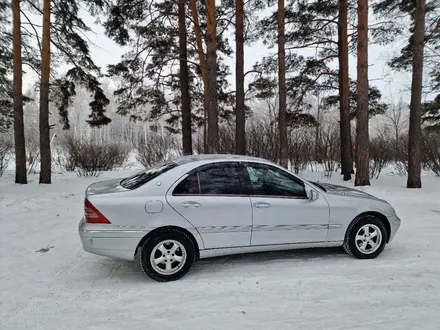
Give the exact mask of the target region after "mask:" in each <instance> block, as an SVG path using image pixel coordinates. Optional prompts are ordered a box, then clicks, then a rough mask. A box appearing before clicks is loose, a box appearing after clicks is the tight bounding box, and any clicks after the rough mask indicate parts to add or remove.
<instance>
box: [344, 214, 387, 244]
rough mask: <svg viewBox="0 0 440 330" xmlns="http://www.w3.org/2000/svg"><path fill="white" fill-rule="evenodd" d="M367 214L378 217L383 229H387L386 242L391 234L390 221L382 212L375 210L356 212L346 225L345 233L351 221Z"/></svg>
mask: <svg viewBox="0 0 440 330" xmlns="http://www.w3.org/2000/svg"><path fill="white" fill-rule="evenodd" d="M367 215H372V216H374V217H376V218H378V219H379V220H380V221H381V222H382V223H383V224H384V225H385V229H386V230H387V243H388V242H389V241H390V236H391V224H390V221H389V220H388V218H387V217H386V216H385V215H384V214H382V213H380V212H377V211H367V212H363V213H361V214H358V215H357V216H356V217H355V218H354V219H353V220H352V221H351V222H350V224H349V225H348V227H347V230H346V232H345V234H347V232H348V230H349V228H350V227H351V225H352V224H353V222H355V221H356V220H357V219H359V218H362V217H364V216H367Z"/></svg>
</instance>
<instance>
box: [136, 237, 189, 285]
mask: <svg viewBox="0 0 440 330" xmlns="http://www.w3.org/2000/svg"><path fill="white" fill-rule="evenodd" d="M139 252H140V253H139V266H140V269H141V270H142V272H143V273H144V274H145V275H147V276H148V277H150V278H151V279H153V280H155V281H158V282H170V281H176V280H178V279H180V278H182V277H183V276H185V275H186V274H187V273H188V272H189V270H190V269H191V267H192V265H193V264H194V261H195V259H196V247H195V246H194V243H193V241H192V240H191V238H190V237H189V236H188V235H187V234H186V233H185V232H183V231H181V230H179V229H174V228H173V229H163V230H158V231H156V232H155V233H153V235H151V236H150V237H148V238H147V240H146V241H145V242H144V244H143V245H142V247H141V250H140V251H139Z"/></svg>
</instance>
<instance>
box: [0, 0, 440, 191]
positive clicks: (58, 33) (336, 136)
mask: <svg viewBox="0 0 440 330" xmlns="http://www.w3.org/2000/svg"><path fill="white" fill-rule="evenodd" d="M85 16H88V17H92V18H93V26H92V25H91V24H89V22H88V21H86V20H84V17H85ZM439 17H440V1H439V0H429V1H425V0H414V1H407V0H374V1H372V2H371V1H370V2H369V1H367V0H357V1H349V0H339V1H335V0H306V1H298V0H293V1H287V2H285V1H284V0H278V2H275V1H263V0H236V1H229V0H226V1H217V2H216V1H214V0H206V1H196V0H189V1H172V0H171V1H169V0H165V1H156V0H155V1H152V0H140V1H135V2H133V1H129V0H118V1H113V0H81V1H73V0H40V1H38V0H37V1H35V0H21V1H20V0H12V1H11V2H9V1H4V0H2V2H1V3H0V22H1V23H0V50H1V53H0V55H1V56H0V143H1V144H0V174H3V172H4V171H5V170H7V169H14V170H15V182H16V183H21V184H25V183H27V176H28V175H29V174H35V173H39V182H40V183H46V184H47V183H51V182H52V174H53V173H54V172H57V173H58V172H61V173H64V172H76V173H77V175H79V176H99V175H100V174H101V173H102V172H103V171H109V170H113V169H118V168H121V167H124V166H127V160H128V159H129V158H130V157H135V158H136V159H137V161H138V162H140V163H141V164H142V165H143V166H145V167H149V166H151V165H153V164H155V163H158V162H162V161H164V160H166V159H169V158H171V157H176V156H178V155H188V154H200V153H223V154H247V155H252V156H258V157H263V158H266V159H270V160H272V161H275V162H277V163H279V164H281V165H282V166H284V167H288V168H290V169H291V170H292V171H294V172H295V173H300V172H302V171H304V170H306V169H307V170H312V171H322V172H323V173H324V174H325V176H327V177H330V176H332V175H336V174H337V175H342V177H343V180H345V181H350V180H352V179H353V178H354V184H355V185H356V186H364V185H370V184H371V182H372V181H371V180H372V179H377V178H378V177H379V176H380V174H381V172H382V170H383V169H384V168H389V169H390V170H391V171H392V172H394V173H395V174H398V175H400V176H406V177H407V187H408V188H420V187H421V185H422V182H421V173H422V172H423V171H427V172H430V173H433V174H434V175H436V176H440V70H439V65H438V64H439V62H440V60H439V59H440V18H439ZM96 26H99V27H100V28H102V29H103V31H105V35H106V37H107V38H109V39H110V40H112V42H113V43H114V44H115V45H116V46H120V47H121V48H122V47H123V48H124V50H126V51H125V53H124V54H123V56H122V57H121V58H120V61H119V62H115V63H112V64H110V65H108V66H105V67H103V66H101V64H100V61H99V58H93V57H92V56H91V51H90V50H91V48H93V47H95V46H96V45H94V44H93V43H92V42H90V39H89V38H88V37H87V35H88V33H93V29H94V28H95V27H96ZM257 43H259V44H260V45H264V46H265V47H266V48H267V50H268V52H267V54H264V55H262V56H261V58H260V59H259V60H258V61H257V62H255V63H253V65H252V67H251V68H250V69H249V70H245V65H244V63H245V58H246V57H247V55H248V54H247V52H248V51H249V50H251V51H252V46H253V45H255V44H257ZM372 45H380V46H383V47H385V48H386V47H389V49H390V53H389V54H392V56H390V57H389V60H387V63H386V65H387V68H388V69H389V72H391V78H390V77H388V78H389V84H390V85H391V87H392V84H393V74H398V73H402V72H404V73H405V74H407V76H408V77H409V79H410V84H409V85H408V91H407V92H406V94H405V95H407V96H408V97H407V98H403V97H398V98H396V99H394V100H389V99H385V98H384V97H383V95H382V94H383V91H382V90H381V89H380V88H378V87H377V85H376V83H377V82H378V80H380V79H381V78H380V77H379V78H378V77H374V79H372V77H371V76H370V75H369V67H370V66H371V63H370V62H371V60H370V59H371V54H369V49H370V48H371V47H372ZM253 55H254V56H253V57H255V54H253ZM353 73H354V74H353ZM27 76H30V77H31V78H28V80H29V79H31V80H32V82H31V83H30V84H28V85H27V87H26V88H25V87H24V86H25V85H24V83H23V79H25V77H27ZM383 79H385V78H383ZM373 184H374V183H373Z"/></svg>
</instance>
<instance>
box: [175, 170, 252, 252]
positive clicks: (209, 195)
mask: <svg viewBox="0 0 440 330" xmlns="http://www.w3.org/2000/svg"><path fill="white" fill-rule="evenodd" d="M244 171H245V169H244V167H243V166H242V165H241V164H239V163H236V162H227V163H226V162H219V163H214V164H209V165H203V166H202V167H199V168H197V169H195V170H192V171H191V172H189V173H187V175H186V176H185V177H183V178H181V179H180V180H179V181H178V182H176V183H175V184H174V185H173V187H171V189H170V190H169V191H168V194H167V201H168V203H169V204H170V205H171V207H172V208H173V209H174V210H175V211H176V212H178V213H179V214H180V215H181V216H182V217H184V218H185V219H186V220H188V221H189V222H190V223H191V224H192V225H193V226H194V227H195V228H196V229H197V230H198V232H199V233H200V235H201V237H202V239H203V243H204V245H205V248H206V249H215V248H226V247H239V246H249V245H250V239H251V231H252V206H251V201H250V198H249V196H248V195H247V193H246V189H247V187H246V182H245V173H244Z"/></svg>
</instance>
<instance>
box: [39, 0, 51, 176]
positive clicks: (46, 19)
mask: <svg viewBox="0 0 440 330" xmlns="http://www.w3.org/2000/svg"><path fill="white" fill-rule="evenodd" d="M50 14H51V3H50V0H44V1H43V37H42V42H41V77H40V120H39V126H40V127H39V128H40V183H46V184H50V183H51V177H52V174H51V172H52V170H51V152H50V126H49V87H50V86H49V79H50Z"/></svg>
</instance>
